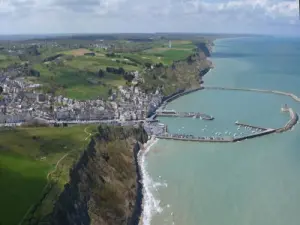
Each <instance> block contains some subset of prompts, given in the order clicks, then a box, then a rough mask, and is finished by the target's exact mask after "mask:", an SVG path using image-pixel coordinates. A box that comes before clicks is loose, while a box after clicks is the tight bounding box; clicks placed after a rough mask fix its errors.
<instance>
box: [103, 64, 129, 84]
mask: <svg viewBox="0 0 300 225" xmlns="http://www.w3.org/2000/svg"><path fill="white" fill-rule="evenodd" d="M106 73H113V74H117V75H122V76H123V77H124V79H125V80H126V81H128V82H131V81H132V80H133V79H134V75H133V74H132V73H131V72H126V71H125V70H124V68H122V67H119V68H114V67H106V70H105V71H104V70H103V69H100V70H99V71H98V74H97V75H98V77H100V78H103V77H105V75H106Z"/></svg>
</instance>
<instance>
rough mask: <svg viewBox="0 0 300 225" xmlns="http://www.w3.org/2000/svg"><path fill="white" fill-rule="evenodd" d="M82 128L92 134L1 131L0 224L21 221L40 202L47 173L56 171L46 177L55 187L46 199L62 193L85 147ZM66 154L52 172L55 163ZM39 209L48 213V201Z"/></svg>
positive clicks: (55, 130)
mask: <svg viewBox="0 0 300 225" xmlns="http://www.w3.org/2000/svg"><path fill="white" fill-rule="evenodd" d="M85 128H87V130H86V131H87V132H89V133H93V132H94V129H95V126H73V127H66V128H19V129H16V130H5V131H0V132H1V139H0V179H1V182H0V199H1V202H5V204H1V208H0V224H3V225H16V224H18V223H19V222H20V221H21V220H22V218H23V217H24V216H25V214H26V212H27V211H28V210H29V208H30V207H31V206H32V205H34V204H36V203H37V202H38V201H39V199H40V197H41V194H42V191H43V189H44V187H45V185H46V184H47V182H48V180H47V174H48V173H49V172H50V171H55V172H53V173H51V176H49V179H50V181H51V180H55V181H56V182H57V183H56V188H55V189H53V190H55V193H49V195H57V194H58V193H57V191H59V190H62V188H63V185H64V184H65V183H66V182H67V181H68V172H69V168H70V166H71V165H72V164H73V162H74V161H75V159H77V158H78V156H79V154H80V152H81V151H82V150H83V149H84V146H85V145H86V144H87V143H88V140H89V138H88V137H89V135H88V134H87V133H86V132H85V131H84V130H85ZM16 140H17V141H16ZM68 153H69V155H67V156H66V157H65V158H64V159H63V160H62V161H61V162H60V164H59V167H58V169H57V170H54V169H55V166H56V163H57V162H58V160H59V159H61V158H62V157H63V156H65V155H66V154H68ZM41 208H42V210H41V209H40V210H39V212H38V213H39V215H43V214H47V213H48V212H50V211H51V209H52V203H51V201H47V199H46V200H45V202H43V203H42V206H41ZM36 214H37V213H36ZM36 214H35V215H36ZM28 215H30V214H28ZM25 224H26V223H25Z"/></svg>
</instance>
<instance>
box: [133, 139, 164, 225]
mask: <svg viewBox="0 0 300 225" xmlns="http://www.w3.org/2000/svg"><path fill="white" fill-rule="evenodd" d="M157 142H158V139H157V138H155V137H154V136H152V137H151V139H150V140H148V141H147V142H146V143H145V144H144V145H143V146H142V148H141V149H140V151H139V153H138V163H139V168H140V172H141V180H140V183H141V188H142V194H143V198H142V201H141V205H140V207H141V215H140V218H139V221H138V223H137V224H136V225H150V222H151V218H152V212H153V211H155V208H154V207H157V208H158V209H157V212H159V211H160V210H161V209H160V207H159V204H158V203H159V202H157V201H156V200H155V198H154V197H153V195H152V193H151V191H150V190H149V188H150V185H151V184H152V183H153V181H152V180H151V177H150V176H149V174H148V172H147V162H146V156H147V154H148V152H149V151H150V150H151V147H152V146H153V145H155V144H156V143H157Z"/></svg>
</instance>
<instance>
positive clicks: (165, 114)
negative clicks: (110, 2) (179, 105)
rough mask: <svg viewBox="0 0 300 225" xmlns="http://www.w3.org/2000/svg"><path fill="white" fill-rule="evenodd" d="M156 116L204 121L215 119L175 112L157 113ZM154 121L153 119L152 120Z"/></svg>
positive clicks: (164, 111) (191, 113)
mask: <svg viewBox="0 0 300 225" xmlns="http://www.w3.org/2000/svg"><path fill="white" fill-rule="evenodd" d="M155 115H156V116H160V117H181V118H198V119H203V120H213V119H214V117H212V116H210V115H207V114H205V113H199V112H176V111H175V110H160V111H156V114H155ZM152 119H153V118H152Z"/></svg>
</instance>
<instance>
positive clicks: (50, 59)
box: [43, 54, 64, 62]
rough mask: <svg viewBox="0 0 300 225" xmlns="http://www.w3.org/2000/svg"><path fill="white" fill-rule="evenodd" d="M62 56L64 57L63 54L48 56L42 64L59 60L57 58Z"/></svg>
mask: <svg viewBox="0 0 300 225" xmlns="http://www.w3.org/2000/svg"><path fill="white" fill-rule="evenodd" d="M63 55H64V54H57V55H52V56H49V57H47V58H45V59H44V60H43V62H49V61H53V60H55V59H57V58H59V57H61V56H63Z"/></svg>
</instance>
